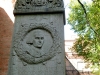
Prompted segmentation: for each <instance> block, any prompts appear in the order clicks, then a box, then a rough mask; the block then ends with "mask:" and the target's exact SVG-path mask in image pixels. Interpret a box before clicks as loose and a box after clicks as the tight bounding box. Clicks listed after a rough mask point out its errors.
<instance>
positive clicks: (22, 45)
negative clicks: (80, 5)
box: [8, 0, 65, 75]
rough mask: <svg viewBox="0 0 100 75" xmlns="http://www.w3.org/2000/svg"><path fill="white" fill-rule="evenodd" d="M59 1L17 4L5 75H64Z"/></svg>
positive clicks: (22, 0) (20, 0)
mask: <svg viewBox="0 0 100 75" xmlns="http://www.w3.org/2000/svg"><path fill="white" fill-rule="evenodd" d="M63 6H64V5H63V0H17V1H16V4H15V9H14V15H15V23H14V32H13V41H12V47H11V53H10V62H9V70H8V75H65V51H64V23H65V18H64V7H63Z"/></svg>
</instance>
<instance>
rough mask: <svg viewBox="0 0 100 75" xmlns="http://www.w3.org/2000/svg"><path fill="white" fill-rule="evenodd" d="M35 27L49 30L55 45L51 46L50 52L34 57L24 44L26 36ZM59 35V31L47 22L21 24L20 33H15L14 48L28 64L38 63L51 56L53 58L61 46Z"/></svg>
mask: <svg viewBox="0 0 100 75" xmlns="http://www.w3.org/2000/svg"><path fill="white" fill-rule="evenodd" d="M34 29H43V30H46V31H48V32H49V33H50V34H51V36H52V38H53V45H52V46H51V48H50V50H49V52H48V53H45V54H44V55H42V56H41V57H39V58H36V57H33V56H31V55H29V54H28V53H27V52H26V51H25V46H24V45H23V40H24V37H25V36H26V35H27V34H28V33H29V32H30V31H32V30H34ZM59 41H60V40H59V37H58V32H57V30H56V29H55V28H54V27H51V26H49V25H48V24H45V23H39V24H37V23H31V24H30V25H29V26H28V25H21V27H20V29H19V31H18V33H17V34H16V35H15V39H14V45H13V49H14V50H15V52H16V54H17V56H18V57H19V58H20V60H22V61H23V62H26V63H28V64H37V63H42V62H44V61H47V60H49V59H51V58H53V57H54V56H55V55H56V52H57V49H58V47H59V46H60V42H59Z"/></svg>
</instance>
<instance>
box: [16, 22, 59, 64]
mask: <svg viewBox="0 0 100 75" xmlns="http://www.w3.org/2000/svg"><path fill="white" fill-rule="evenodd" d="M17 37H19V39H18V42H17V43H16V45H15V46H14V48H15V52H16V53H17V55H18V57H19V58H20V59H21V60H22V61H24V62H26V63H28V64H37V63H42V62H44V61H47V60H49V59H51V58H52V57H54V56H55V54H56V51H57V50H58V47H59V42H58V40H59V37H58V35H57V31H56V29H54V28H53V27H51V26H48V25H42V26H41V24H38V25H37V26H36V25H34V24H33V25H32V26H31V27H30V28H27V30H26V29H25V31H24V33H20V32H19V34H18V35H17ZM17 37H16V38H17ZM15 41H16V40H15Z"/></svg>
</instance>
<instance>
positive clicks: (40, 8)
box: [14, 0, 64, 13]
mask: <svg viewBox="0 0 100 75" xmlns="http://www.w3.org/2000/svg"><path fill="white" fill-rule="evenodd" d="M63 5H64V4H63V0H17V2H16V5H15V10H14V13H35V12H54V11H64V6H63Z"/></svg>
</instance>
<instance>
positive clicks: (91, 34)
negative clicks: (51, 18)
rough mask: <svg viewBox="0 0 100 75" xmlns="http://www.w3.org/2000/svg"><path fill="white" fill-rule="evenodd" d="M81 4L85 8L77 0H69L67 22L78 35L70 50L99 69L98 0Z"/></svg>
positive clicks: (99, 6) (99, 20)
mask: <svg viewBox="0 0 100 75" xmlns="http://www.w3.org/2000/svg"><path fill="white" fill-rule="evenodd" d="M80 1H81V0H80ZM82 4H83V5H84V8H85V10H84V9H83V7H82V5H81V4H80V3H79V2H78V0H71V2H70V7H69V8H70V10H71V11H70V14H69V18H68V23H69V24H70V25H71V27H72V29H73V30H74V31H75V32H76V33H78V35H79V38H78V39H77V40H76V42H75V43H74V46H73V47H72V50H74V51H76V52H77V53H78V54H79V55H80V56H83V57H84V59H85V60H86V61H87V62H90V63H92V67H93V68H95V67H96V68H97V69H99V70H100V0H93V2H92V3H91V4H88V3H85V2H84V3H82ZM94 64H95V65H94ZM97 66H98V67H97Z"/></svg>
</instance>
